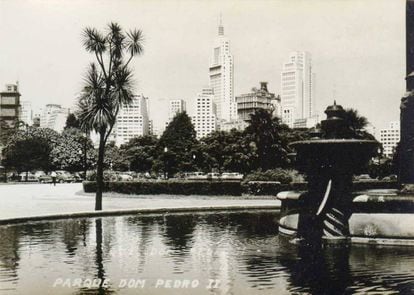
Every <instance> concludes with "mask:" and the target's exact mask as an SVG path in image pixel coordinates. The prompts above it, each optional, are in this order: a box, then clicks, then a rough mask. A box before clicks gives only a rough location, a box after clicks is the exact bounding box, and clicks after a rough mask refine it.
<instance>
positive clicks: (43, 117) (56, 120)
mask: <svg viewBox="0 0 414 295" xmlns="http://www.w3.org/2000/svg"><path fill="white" fill-rule="evenodd" d="M68 115H69V109H68V108H63V107H62V106H61V105H59V104H47V105H46V106H45V107H44V108H43V109H42V110H41V113H40V127H41V128H50V129H53V130H55V131H57V132H62V131H63V129H64V128H65V126H66V119H67V118H68Z"/></svg>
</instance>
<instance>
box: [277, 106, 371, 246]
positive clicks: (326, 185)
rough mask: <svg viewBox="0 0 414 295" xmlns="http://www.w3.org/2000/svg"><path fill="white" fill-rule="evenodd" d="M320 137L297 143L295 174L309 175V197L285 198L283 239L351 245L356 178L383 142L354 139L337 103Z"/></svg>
mask: <svg viewBox="0 0 414 295" xmlns="http://www.w3.org/2000/svg"><path fill="white" fill-rule="evenodd" d="M325 113H326V115H327V119H326V120H324V121H322V123H321V131H320V132H319V131H316V132H313V134H312V136H313V138H311V139H310V140H303V141H298V142H294V143H292V144H291V146H292V147H293V148H294V149H295V150H296V168H297V169H298V170H299V172H301V173H303V174H305V175H306V179H307V181H308V191H307V192H303V193H300V192H283V193H280V194H279V195H278V198H279V199H280V200H282V218H281V220H280V230H281V233H287V234H290V235H294V236H295V237H296V238H297V239H298V240H300V241H304V242H305V243H309V244H315V243H316V244H318V243H320V242H321V240H326V241H335V242H339V241H346V240H347V239H348V238H349V224H348V221H349V218H350V216H351V214H352V199H353V198H352V196H353V194H352V178H353V175H355V174H359V173H360V171H361V169H362V168H363V167H364V166H366V164H367V163H368V161H369V160H370V159H371V158H372V157H373V156H374V155H375V153H376V151H377V148H378V142H377V141H375V140H364V139H358V138H353V137H354V134H353V132H352V131H351V129H350V128H349V127H348V126H347V124H346V121H345V111H344V109H343V108H342V107H341V106H340V105H337V104H336V102H335V103H334V104H333V105H332V106H329V107H328V108H327V109H326V111H325Z"/></svg>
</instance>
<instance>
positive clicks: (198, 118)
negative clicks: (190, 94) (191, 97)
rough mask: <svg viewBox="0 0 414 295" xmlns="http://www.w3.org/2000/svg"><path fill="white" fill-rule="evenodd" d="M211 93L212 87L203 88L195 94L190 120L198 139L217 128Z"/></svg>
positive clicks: (214, 106)
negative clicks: (194, 107)
mask: <svg viewBox="0 0 414 295" xmlns="http://www.w3.org/2000/svg"><path fill="white" fill-rule="evenodd" d="M213 93H214V92H213V89H211V88H204V89H203V90H202V91H201V93H199V94H198V95H197V99H196V111H195V115H194V116H192V118H191V121H192V123H193V125H194V129H195V131H196V135H197V138H198V139H200V138H202V137H205V136H207V135H209V134H210V133H212V132H214V131H216V130H217V117H216V105H215V104H214V94H213Z"/></svg>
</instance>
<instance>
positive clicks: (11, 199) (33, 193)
mask: <svg viewBox="0 0 414 295" xmlns="http://www.w3.org/2000/svg"><path fill="white" fill-rule="evenodd" d="M94 204H95V195H94V194H85V193H83V190H82V184H80V183H75V184H57V185H56V186H53V185H51V184H38V183H35V184H4V185H0V221H1V220H5V219H11V218H22V217H32V216H43V215H55V214H66V213H79V212H89V211H94V206H95V205H94ZM279 205H280V202H279V201H278V200H275V199H273V198H269V197H262V198H259V197H255V198H254V199H252V198H245V197H226V196H220V197H214V196H173V195H151V196H145V195H134V196H130V195H121V194H110V193H107V194H104V199H103V209H104V211H107V210H110V211H113V210H126V209H129V210H131V209H158V208H191V207H232V206H235V207H236V206H237V207H240V206H242V207H246V208H254V207H258V206H259V207H266V206H269V208H270V207H273V208H274V207H275V206H279Z"/></svg>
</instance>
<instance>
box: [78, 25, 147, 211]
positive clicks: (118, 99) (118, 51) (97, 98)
mask: <svg viewBox="0 0 414 295" xmlns="http://www.w3.org/2000/svg"><path fill="white" fill-rule="evenodd" d="M83 45H84V47H85V49H86V51H88V52H90V53H92V54H94V55H95V58H96V62H93V63H91V64H90V66H89V69H88V71H87V74H86V77H85V84H84V88H83V90H82V92H81V95H80V97H79V101H78V111H77V117H78V119H79V122H80V125H81V129H82V130H84V131H85V132H89V131H95V132H96V133H98V135H99V149H98V162H97V171H96V175H97V176H96V180H97V188H96V199H95V210H102V190H103V165H104V156H105V145H106V142H107V140H108V137H109V135H110V134H111V132H112V129H113V127H114V125H115V122H116V117H117V115H118V112H119V109H120V108H121V107H122V106H123V105H128V104H130V103H131V102H132V99H133V86H132V70H131V69H130V68H129V67H128V65H129V63H130V62H131V60H132V58H133V57H134V56H137V55H140V54H142V52H143V36H142V31H141V30H137V29H135V30H132V31H129V32H123V30H122V29H121V27H120V26H119V25H118V24H117V23H110V24H109V25H108V28H107V31H106V32H105V33H104V34H103V33H101V32H99V31H98V30H96V29H94V28H86V29H85V30H84V31H83Z"/></svg>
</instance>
